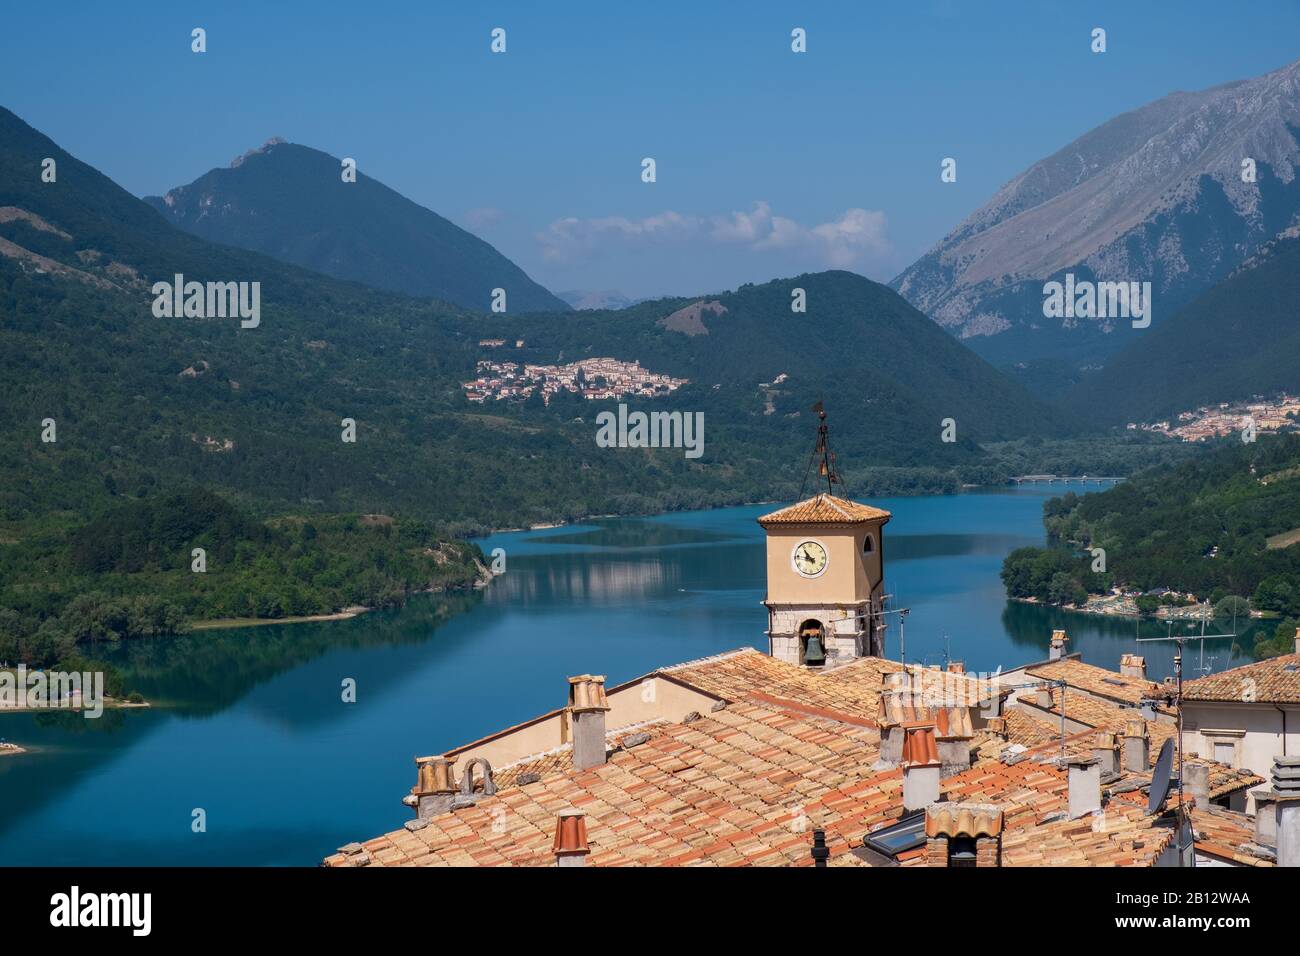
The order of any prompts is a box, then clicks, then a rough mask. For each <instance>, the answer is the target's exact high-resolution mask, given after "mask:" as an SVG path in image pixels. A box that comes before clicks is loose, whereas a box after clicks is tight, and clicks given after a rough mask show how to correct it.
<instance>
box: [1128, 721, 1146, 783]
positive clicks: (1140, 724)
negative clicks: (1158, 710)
mask: <svg viewBox="0 0 1300 956" xmlns="http://www.w3.org/2000/svg"><path fill="white" fill-rule="evenodd" d="M1124 769H1125V770H1127V771H1128V772H1129V773H1146V772H1147V771H1148V770H1150V769H1151V738H1150V737H1149V736H1147V722H1146V721H1145V720H1130V721H1129V722H1128V726H1126V727H1125V728H1124Z"/></svg>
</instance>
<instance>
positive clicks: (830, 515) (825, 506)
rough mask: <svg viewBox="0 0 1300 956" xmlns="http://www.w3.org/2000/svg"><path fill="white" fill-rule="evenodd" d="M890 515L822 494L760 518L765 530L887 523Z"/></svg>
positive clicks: (878, 509)
mask: <svg viewBox="0 0 1300 956" xmlns="http://www.w3.org/2000/svg"><path fill="white" fill-rule="evenodd" d="M890 517H891V516H890V514H889V512H888V511H885V510H884V509H883V508H873V507H871V505H861V504H858V503H857V502H856V501H848V500H847V499H844V498H836V497H835V496H834V495H828V494H826V493H824V492H823V493H822V494H820V495H816V496H814V497H812V498H808V499H807V500H805V501H800V502H798V503H797V504H793V505H790V506H789V507H787V508H782V509H780V510H779V511H773V512H772V513H770V514H765V515H763V516H762V517H761V518H759V519H758V523H759V524H760V525H762V526H763V527H764V528H769V527H772V526H774V525H775V526H780V525H802V524H825V525H846V524H847V525H853V524H866V523H868V522H876V521H880V522H885V521H888V520H889V519H890Z"/></svg>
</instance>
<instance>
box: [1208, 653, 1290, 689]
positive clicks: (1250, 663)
mask: <svg viewBox="0 0 1300 956" xmlns="http://www.w3.org/2000/svg"><path fill="white" fill-rule="evenodd" d="M1290 657H1294V658H1295V659H1296V661H1297V662H1300V654H1278V655H1277V656H1276V657H1266V658H1264V659H1263V660H1259V661H1247V662H1246V663H1245V664H1238V665H1237V666H1236V667H1229V668H1228V669H1227V670H1223V671H1215V672H1214V673H1213V674H1205V675H1203V676H1201V677H1194V678H1192V679H1191V680H1188V681H1183V686H1184V687H1186V686H1187V685H1189V684H1199V683H1200V682H1202V681H1209V680H1212V679H1214V678H1216V677H1225V676H1227V675H1228V674H1231V673H1232V672H1233V671H1244V670H1246V669H1247V668H1249V667H1261V666H1264V665H1268V664H1280V663H1282V662H1283V661H1285V660H1287V658H1290ZM1283 666H1285V665H1283Z"/></svg>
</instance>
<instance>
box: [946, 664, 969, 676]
mask: <svg viewBox="0 0 1300 956" xmlns="http://www.w3.org/2000/svg"><path fill="white" fill-rule="evenodd" d="M948 673H949V674H964V673H966V662H965V661H949V662H948Z"/></svg>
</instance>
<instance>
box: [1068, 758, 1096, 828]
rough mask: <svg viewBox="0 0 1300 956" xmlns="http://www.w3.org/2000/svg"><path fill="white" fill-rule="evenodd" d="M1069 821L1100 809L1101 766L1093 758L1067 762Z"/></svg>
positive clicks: (1073, 759) (1075, 759)
mask: <svg viewBox="0 0 1300 956" xmlns="http://www.w3.org/2000/svg"><path fill="white" fill-rule="evenodd" d="M1068 782H1069V810H1070V819H1071V820H1077V819H1078V818H1079V817H1084V816H1087V815H1088V814H1090V813H1096V812H1097V811H1098V810H1100V809H1101V764H1100V763H1098V762H1097V759H1096V758H1095V757H1073V758H1071V759H1070V761H1069V777H1068Z"/></svg>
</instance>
